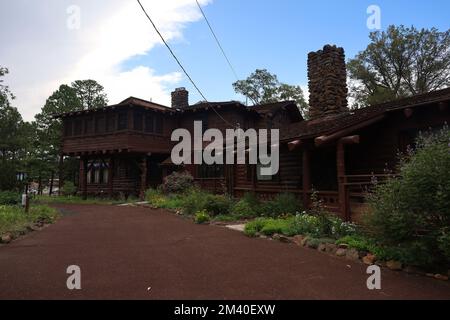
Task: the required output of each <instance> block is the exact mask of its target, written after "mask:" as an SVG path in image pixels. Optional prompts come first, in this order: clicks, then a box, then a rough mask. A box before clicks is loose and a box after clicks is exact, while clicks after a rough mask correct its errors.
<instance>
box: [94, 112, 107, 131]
mask: <svg viewBox="0 0 450 320" xmlns="http://www.w3.org/2000/svg"><path fill="white" fill-rule="evenodd" d="M95 132H96V133H103V132H105V117H104V116H101V117H98V118H96V119H95Z"/></svg>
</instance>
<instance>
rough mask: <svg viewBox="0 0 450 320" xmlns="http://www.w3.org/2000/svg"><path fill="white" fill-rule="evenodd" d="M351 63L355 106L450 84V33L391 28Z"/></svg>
mask: <svg viewBox="0 0 450 320" xmlns="http://www.w3.org/2000/svg"><path fill="white" fill-rule="evenodd" d="M370 40H371V43H370V44H369V45H368V47H367V48H366V49H365V50H364V51H362V52H360V53H359V54H358V55H357V56H356V57H355V58H354V59H352V60H350V61H349V62H348V66H347V68H348V71H349V76H350V78H351V79H352V80H353V81H352V82H351V83H352V88H351V92H352V96H353V97H354V98H355V100H356V107H362V106H366V105H371V104H376V103H382V102H386V101H389V100H392V99H395V98H401V97H405V96H409V95H414V94H420V93H426V92H429V91H434V90H438V89H442V88H445V87H448V86H449V85H450V30H447V31H445V32H439V31H438V30H437V29H435V28H432V29H421V30H418V29H416V28H414V27H411V28H407V27H405V26H403V25H401V26H398V27H396V26H393V25H391V26H389V27H388V29H387V30H386V31H376V32H372V33H371V34H370Z"/></svg>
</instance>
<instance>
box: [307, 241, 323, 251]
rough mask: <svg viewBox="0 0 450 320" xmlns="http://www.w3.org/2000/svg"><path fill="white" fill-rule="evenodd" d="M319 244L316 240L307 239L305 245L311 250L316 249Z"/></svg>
mask: <svg viewBox="0 0 450 320" xmlns="http://www.w3.org/2000/svg"><path fill="white" fill-rule="evenodd" d="M319 244H320V243H319V242H318V240H317V239H308V241H307V242H306V245H307V246H308V248H311V249H317V248H318V247H319Z"/></svg>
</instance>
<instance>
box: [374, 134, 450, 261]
mask: <svg viewBox="0 0 450 320" xmlns="http://www.w3.org/2000/svg"><path fill="white" fill-rule="evenodd" d="M449 142H450V131H449V129H448V127H444V128H443V129H442V130H441V131H440V132H438V133H434V134H432V133H428V134H424V135H421V136H420V137H419V139H418V141H417V150H415V151H411V152H410V154H409V155H407V156H406V157H404V158H403V159H402V161H401V164H400V168H399V174H400V177H399V178H396V179H391V180H389V181H387V182H386V183H384V184H379V185H377V186H376V188H375V192H374V193H373V194H372V196H370V198H369V204H370V208H371V213H370V214H368V215H367V216H366V228H367V232H368V234H369V235H370V236H371V237H373V238H374V239H375V240H376V241H377V243H379V244H380V245H382V246H385V247H387V248H392V249H393V250H395V251H396V254H397V256H398V257H399V258H400V259H402V261H403V262H404V263H407V264H412V265H418V266H429V265H432V264H435V265H437V264H442V263H450V256H449V255H448V251H447V249H446V248H447V247H446V245H445V243H446V241H447V240H446V239H448V232H449V226H450V149H449Z"/></svg>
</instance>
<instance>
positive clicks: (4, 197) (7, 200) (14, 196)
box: [0, 191, 21, 205]
mask: <svg viewBox="0 0 450 320" xmlns="http://www.w3.org/2000/svg"><path fill="white" fill-rule="evenodd" d="M20 197H21V196H20V194H18V193H17V192H14V191H0V205H16V204H19V203H20Z"/></svg>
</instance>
